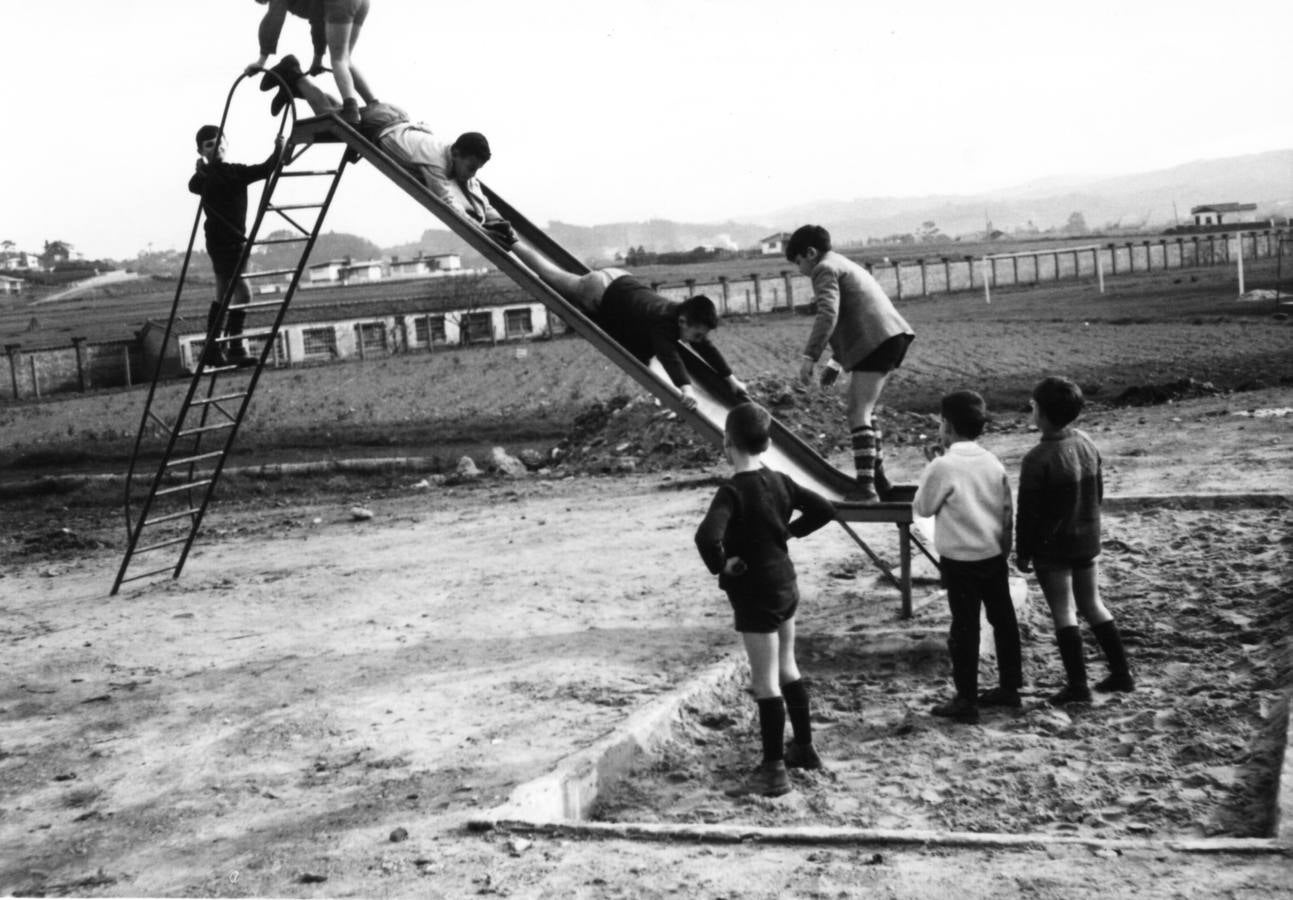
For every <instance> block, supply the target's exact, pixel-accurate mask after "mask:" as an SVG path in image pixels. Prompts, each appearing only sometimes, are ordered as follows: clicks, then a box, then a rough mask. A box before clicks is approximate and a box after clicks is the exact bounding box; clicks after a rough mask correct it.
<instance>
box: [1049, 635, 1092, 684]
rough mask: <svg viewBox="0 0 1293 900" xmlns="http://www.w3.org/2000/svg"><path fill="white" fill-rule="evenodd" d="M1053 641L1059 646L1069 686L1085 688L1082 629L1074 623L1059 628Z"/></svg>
mask: <svg viewBox="0 0 1293 900" xmlns="http://www.w3.org/2000/svg"><path fill="white" fill-rule="evenodd" d="M1055 643H1057V644H1059V646H1060V660H1061V661H1062V662H1063V663H1064V674H1065V676H1066V677H1067V678H1068V682H1069V687H1071V688H1073V689H1074V690H1085V689H1086V686H1087V684H1086V660H1084V659H1083V658H1082V631H1081V629H1079V628H1078V627H1077V626H1076V625H1069V626H1068V627H1066V628H1060V629H1058V630H1057V631H1056V632H1055Z"/></svg>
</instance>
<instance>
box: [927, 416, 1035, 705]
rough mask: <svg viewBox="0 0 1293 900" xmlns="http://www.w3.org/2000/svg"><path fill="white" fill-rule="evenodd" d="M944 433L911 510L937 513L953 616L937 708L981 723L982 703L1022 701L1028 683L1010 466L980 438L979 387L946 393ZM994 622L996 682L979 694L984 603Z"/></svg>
mask: <svg viewBox="0 0 1293 900" xmlns="http://www.w3.org/2000/svg"><path fill="white" fill-rule="evenodd" d="M942 414H943V420H942V423H941V425H940V426H939V438H940V439H941V442H942V445H943V446H944V447H945V448H946V452H945V453H944V454H943V455H942V456H939V457H936V458H934V459H933V460H932V461H931V462H930V464H929V465H928V466H926V467H925V471H924V472H922V473H921V476H920V483H919V485H918V486H917V488H916V496H915V498H914V499H913V500H912V507H911V508H912V511H913V512H914V513H916V515H918V516H932V517H933V518H934V546H935V548H936V549H937V550H938V556H939V569H940V570H941V572H942V576H943V587H945V588H946V589H947V605H948V607H949V609H950V610H951V613H952V628H951V633H950V634H949V635H948V638H947V649H948V651H949V653H950V654H951V657H952V683H953V684H954V685H955V687H956V696H954V697H953V698H952V699H951V700H950V701H949V702H947V703H943V704H940V705H938V706H935V707H934V709H933V710H932V712H933V714H934V715H936V716H943V717H945V718H949V719H955V720H957V721H959V722H977V721H979V706H980V705H982V706H1012V707H1017V706H1019V705H1020V700H1019V687H1020V685H1021V684H1022V683H1023V676H1022V668H1023V666H1022V662H1021V658H1020V657H1021V653H1020V647H1019V623H1018V621H1016V619H1015V607H1014V604H1013V603H1012V602H1011V599H1010V570H1009V566H1008V564H1007V562H1006V558H1007V556H1008V555H1009V553H1010V530H1011V524H1012V523H1011V520H1012V514H1011V504H1010V481H1009V479H1008V478H1007V477H1006V470H1005V467H1003V466H1002V465H1001V461H1000V460H998V459H997V458H996V457H995V456H993V455H992V453H990V452H989V451H987V450H985V449H984V448H982V447H980V446H979V445H978V444H977V443H975V439H976V438H977V437H978V436H979V435H980V434H982V433H983V426H984V425H985V424H987V421H988V411H987V406H986V405H985V404H984V402H983V398H982V397H981V396H979V395H978V394H977V393H975V392H974V391H955V392H953V393H951V394H948V395H947V396H946V397H944V398H943V402H942ZM980 604H982V606H983V608H984V611H985V613H986V614H987V617H988V622H989V624H991V625H992V635H993V638H994V639H995V643H996V646H997V672H998V678H999V681H998V684H999V686H998V687H996V688H994V689H992V690H989V691H985V692H984V693H983V694H979V693H978V688H979V606H980Z"/></svg>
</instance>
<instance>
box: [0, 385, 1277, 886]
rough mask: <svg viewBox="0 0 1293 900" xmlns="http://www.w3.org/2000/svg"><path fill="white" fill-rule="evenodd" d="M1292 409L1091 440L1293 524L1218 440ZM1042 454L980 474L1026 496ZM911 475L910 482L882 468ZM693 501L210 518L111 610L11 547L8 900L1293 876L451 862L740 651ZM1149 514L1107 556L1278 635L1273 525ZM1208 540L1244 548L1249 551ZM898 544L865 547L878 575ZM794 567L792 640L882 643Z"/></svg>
mask: <svg viewBox="0 0 1293 900" xmlns="http://www.w3.org/2000/svg"><path fill="white" fill-rule="evenodd" d="M1290 405H1293V395H1291V394H1290V392H1289V390H1288V389H1287V388H1285V389H1271V390H1267V391H1261V392H1253V393H1249V394H1245V395H1242V397H1240V396H1239V395H1236V396H1235V397H1231V398H1209V399H1202V400H1197V401H1189V402H1186V403H1182V404H1178V405H1174V406H1166V407H1154V408H1149V409H1128V410H1121V411H1116V412H1107V413H1102V414H1100V415H1099V416H1097V417H1095V418H1093V420H1092V421H1091V422H1088V423H1087V426H1088V428H1089V429H1090V430H1091V431H1092V432H1093V434H1094V436H1095V437H1096V439H1097V440H1098V441H1099V442H1100V444H1101V447H1102V449H1103V450H1104V452H1105V456H1106V459H1107V461H1108V465H1109V481H1110V485H1109V487H1110V493H1112V494H1142V493H1150V492H1180V491H1200V490H1202V491H1249V490H1257V491H1287V486H1288V478H1289V472H1290V466H1289V463H1288V459H1289V446H1288V436H1289V423H1290V421H1291V420H1290V418H1289V417H1288V416H1283V417H1279V416H1251V415H1236V414H1235V413H1236V412H1241V411H1244V410H1252V409H1282V408H1286V407H1288V406H1290ZM1141 420H1144V421H1141ZM1033 439H1034V438H1033V437H1032V436H1030V435H1028V434H1026V433H1022V432H1018V433H1005V434H999V435H994V436H993V440H992V441H991V442H990V444H991V446H992V447H993V449H994V450H996V451H997V452H998V453H999V454H1000V455H1001V456H1002V457H1003V459H1005V460H1006V462H1007V465H1008V467H1011V468H1015V467H1017V462H1018V457H1019V456H1020V455H1021V454H1022V452H1023V451H1024V450H1025V449H1026V448H1027V447H1028V446H1029V445H1031V443H1032V441H1033ZM918 467H919V462H918V459H917V458H916V457H915V455H914V450H913V451H912V452H911V455H910V456H909V457H900V458H898V459H897V460H896V461H895V468H897V469H898V471H900V472H902V471H906V472H908V473H909V474H912V475H914V474H915V472H916V471H917V470H918ZM414 480H416V479H410V484H411V483H412V482H413V481H414ZM711 491H712V488H710V487H708V486H697V485H694V484H691V485H689V484H687V483H686V482H685V479H684V478H683V477H681V476H678V475H660V474H653V475H639V476H633V477H628V478H620V479H603V478H582V477H581V478H568V479H564V480H558V481H545V480H542V479H534V480H529V481H525V482H519V483H510V484H505V483H498V482H495V483H492V484H489V485H485V486H477V487H464V488H450V489H435V490H431V491H418V490H414V489H412V488H411V487H410V488H409V490H408V492H407V495H405V496H403V497H385V498H380V499H377V500H373V501H372V502H370V503H369V505H370V507H371V508H373V510H374V512H375V514H376V515H375V517H374V518H373V519H372V520H370V521H367V522H356V521H352V520H351V517H350V515H349V513H348V509H349V505H350V502H351V501H352V500H353V499H362V498H353V497H347V498H344V500H343V499H340V498H339V499H338V500H337V501H336V502H330V503H326V504H322V505H315V506H301V505H291V504H286V501H279V502H283V503H284V504H285V505H281V506H279V505H269V506H266V507H259V508H258V507H253V506H251V505H245V506H237V507H220V508H217V509H216V510H215V511H214V512H213V513H212V514H210V515H209V517H208V523H209V527H208V528H207V530H206V534H205V537H204V539H203V541H202V542H201V543H200V544H199V549H198V550H197V551H196V552H195V555H194V556H193V557H192V559H191V560H190V563H189V565H188V567H187V569H186V571H185V573H184V576H183V578H182V579H181V580H180V581H178V582H162V583H159V584H155V585H151V586H146V587H143V588H140V589H137V590H134V591H128V592H124V593H123V594H122V595H120V596H118V597H115V598H109V597H108V596H107V590H108V587H109V585H110V583H111V578H112V575H113V573H114V571H115V567H116V565H117V563H118V561H119V556H118V551H117V550H116V549H115V548H100V549H94V548H93V547H92V546H86V545H88V544H91V543H92V541H88V540H87V541H85V542H84V543H83V544H82V545H81V546H85V547H86V548H85V549H81V550H75V551H70V550H69V549H68V547H67V545H66V543H63V544H60V543H59V541H58V540H57V539H55V538H50V539H49V540H47V541H44V542H42V541H40V540H36V541H32V542H24V543H22V544H19V545H17V546H18V548H19V549H18V550H17V551H15V552H6V553H5V555H4V556H3V558H2V560H0V596H3V597H4V598H5V599H4V602H3V604H2V605H0V640H2V641H3V642H4V645H5V652H4V654H3V657H0V810H2V811H0V847H4V848H5V850H4V852H3V854H0V893H13V894H27V895H35V894H45V895H50V896H54V895H69V894H73V895H93V896H159V895H168V896H173V895H184V896H346V895H358V896H409V895H418V896H433V897H436V896H444V897H458V896H469V895H477V894H481V895H490V894H498V895H504V896H512V897H538V896H551V897H603V896H606V897H611V896H618V897H656V896H660V897H662V896H690V897H723V896H730V897H735V896H742V897H747V896H748V897H774V896H803V897H840V896H844V897H852V896H872V895H876V894H879V893H881V892H883V894H884V895H885V896H900V897H922V898H923V897H930V896H957V895H960V896H964V895H988V894H991V895H994V896H1007V897H1016V896H1018V897H1039V896H1043V897H1051V896H1075V895H1090V894H1095V893H1103V894H1106V895H1111V896H1119V895H1126V894H1128V893H1131V892H1135V893H1136V894H1137V895H1140V896H1164V897H1167V896H1199V897H1203V896H1209V897H1211V896H1242V897H1276V896H1288V888H1287V886H1288V884H1289V883H1290V867H1289V864H1288V860H1287V859H1286V858H1279V857H1271V856H1262V857H1246V856H1242V855H1208V856H1200V855H1182V854H1175V853H1172V852H1169V851H1160V850H1147V851H1143V852H1142V851H1137V852H1128V853H1125V854H1122V855H1119V856H1110V855H1108V854H1105V855H1100V854H1097V853H1095V852H1092V851H1089V850H1086V849H1058V850H1057V849H1052V850H1049V851H1048V850H1041V849H1033V850H1023V851H1015V852H1001V851H949V850H940V849H933V848H931V849H921V848H903V849H894V848H889V847H885V848H856V849H851V848H850V849H846V848H810V847H776V846H746V845H735V846H696V845H677V844H647V843H634V842H627V841H579V840H570V839H559V838H541V839H519V838H517V837H515V836H509V835H506V834H500V833H491V834H485V835H477V834H471V833H468V832H467V831H466V830H465V829H464V827H463V825H464V823H465V822H466V820H467V819H469V818H470V817H472V816H473V815H474V814H478V813H479V812H480V811H481V810H482V809H483V808H486V807H489V806H492V805H494V804H495V803H498V802H500V801H501V800H502V799H504V798H505V797H506V795H507V793H508V792H509V790H510V789H511V788H512V787H513V786H515V785H516V784H518V783H519V782H522V781H524V780H527V779H530V778H532V777H535V776H538V775H540V774H542V773H544V772H546V771H548V770H550V769H551V768H552V767H553V765H554V764H555V763H556V762H557V761H558V760H559V759H561V758H562V757H564V756H565V755H567V754H569V753H571V752H574V751H575V750H578V749H579V748H581V747H586V746H588V745H589V744H591V743H593V742H594V741H596V740H597V739H598V738H600V737H602V736H603V735H605V734H606V732H607V731H609V730H611V729H613V728H614V727H615V726H616V724H617V723H619V722H621V721H622V720H623V719H624V718H625V717H626V716H627V715H629V714H630V713H631V712H632V711H633V710H634V709H635V708H638V707H639V706H641V705H642V704H643V703H644V702H646V701H647V700H649V699H650V698H652V697H654V696H657V695H659V694H661V693H663V692H665V691H668V690H670V689H671V688H673V687H675V686H677V685H679V684H680V683H682V682H683V681H685V680H686V679H687V678H688V677H689V676H690V675H691V674H693V673H695V672H696V671H697V670H699V669H700V668H702V667H704V666H705V665H708V664H710V663H712V662H714V661H716V660H718V659H720V658H723V657H724V656H726V655H727V654H729V653H731V652H733V651H734V650H735V649H736V642H735V640H734V636H733V634H732V633H731V631H730V630H729V627H730V626H729V622H728V613H727V610H726V607H725V603H724V601H723V600H722V598H721V595H719V594H718V593H717V591H716V590H715V588H714V587H713V585H712V583H711V582H710V581H709V580H708V579H707V578H706V577H705V576H704V572H703V569H702V568H701V566H700V564H699V561H698V559H697V558H696V555H695V551H694V549H693V547H692V545H691V533H692V529H693V528H694V526H695V523H696V522H697V521H698V519H699V517H700V515H701V514H702V512H703V509H704V507H705V505H706V504H707V502H708V499H709V496H710V493H711ZM1136 515H1137V516H1140V517H1141V518H1135V517H1127V518H1123V519H1119V524H1118V526H1117V527H1118V528H1122V529H1123V531H1121V532H1119V533H1118V535H1117V537H1118V538H1119V539H1121V540H1123V541H1125V542H1127V543H1128V545H1129V546H1131V545H1132V543H1133V542H1138V543H1137V549H1138V552H1142V553H1144V554H1145V555H1150V554H1164V555H1167V554H1170V555H1171V556H1172V557H1173V558H1174V559H1175V560H1176V565H1175V567H1173V568H1154V569H1152V570H1149V569H1147V570H1146V574H1147V575H1151V576H1153V577H1161V578H1163V579H1167V581H1164V583H1163V584H1161V585H1159V586H1158V587H1157V588H1156V590H1161V591H1163V592H1168V591H1170V590H1171V589H1172V586H1173V585H1176V584H1185V585H1187V586H1189V597H1188V602H1189V604H1190V605H1191V606H1193V607H1195V608H1197V609H1201V608H1203V607H1206V606H1208V604H1209V603H1210V602H1211V601H1212V600H1213V599H1214V597H1215V595H1216V594H1217V593H1218V592H1222V593H1227V592H1229V591H1230V590H1231V589H1232V588H1234V587H1236V586H1237V587H1238V588H1239V589H1241V590H1244V591H1251V592H1253V593H1262V592H1263V591H1269V590H1276V591H1280V592H1282V596H1283V597H1284V598H1285V600H1284V602H1285V603H1287V587H1288V586H1287V582H1286V581H1282V582H1279V583H1276V584H1275V585H1274V586H1273V587H1272V584H1271V582H1270V580H1269V579H1270V577H1271V576H1270V569H1271V567H1272V566H1280V562H1281V560H1282V561H1283V565H1282V566H1280V568H1279V570H1278V571H1283V572H1286V571H1287V569H1288V566H1287V556H1288V546H1289V545H1288V538H1287V535H1288V530H1287V515H1286V514H1277V513H1272V512H1270V511H1267V512H1266V513H1264V514H1262V517H1259V518H1260V519H1261V521H1262V522H1263V523H1264V524H1263V525H1262V526H1261V527H1262V528H1264V529H1265V530H1266V531H1267V537H1268V540H1269V545H1268V546H1267V547H1266V549H1265V550H1264V551H1263V552H1264V553H1265V554H1266V555H1265V556H1264V557H1263V560H1262V563H1261V565H1260V566H1253V567H1251V568H1247V567H1246V566H1247V565H1248V563H1247V561H1246V560H1245V559H1244V558H1242V556H1240V554H1242V553H1244V552H1246V551H1245V549H1244V548H1245V544H1244V542H1245V541H1248V540H1250V539H1251V537H1252V535H1251V534H1249V533H1248V532H1247V531H1245V530H1244V529H1246V528H1249V527H1251V523H1247V520H1246V519H1244V518H1243V517H1237V516H1236V515H1235V513H1234V512H1233V511H1217V512H1215V513H1210V512H1206V511H1204V512H1198V513H1191V514H1190V515H1191V516H1195V517H1196V518H1195V519H1192V520H1189V521H1192V522H1194V525H1192V526H1190V527H1189V534H1187V536H1186V537H1187V539H1186V540H1183V541H1178V543H1177V544H1176V545H1175V546H1170V545H1169V546H1168V547H1166V548H1165V547H1163V546H1161V545H1160V544H1159V543H1158V542H1157V541H1156V538H1158V537H1161V536H1162V535H1163V534H1166V533H1168V532H1166V531H1164V532H1158V531H1154V528H1155V527H1156V525H1155V517H1154V516H1153V515H1151V514H1150V513H1137V514H1136ZM1174 518H1176V517H1175V516H1168V515H1165V516H1162V517H1159V518H1158V522H1159V523H1160V524H1162V526H1163V528H1165V529H1174V528H1176V527H1177V525H1179V524H1182V523H1185V522H1186V520H1182V523H1177V524H1171V523H1169V522H1168V521H1167V520H1169V519H1174ZM1236 518H1240V519H1241V521H1240V522H1239V523H1238V524H1236V522H1235V519H1236ZM316 520H317V521H316ZM1246 523H1247V524H1246ZM1208 528H1213V529H1217V530H1218V531H1219V532H1220V531H1226V532H1229V531H1231V530H1232V529H1238V531H1236V533H1235V541H1236V543H1234V544H1224V545H1223V544H1222V543H1221V542H1220V541H1219V540H1218V537H1219V535H1218V534H1209V533H1208V531H1207V529H1208ZM891 532H892V529H885V528H882V527H880V526H876V527H874V528H873V529H870V530H868V531H867V532H865V534H866V536H867V537H868V538H869V539H871V540H874V542H875V545H876V546H877V547H878V548H879V549H880V550H881V552H882V553H883V554H885V555H887V556H888V557H889V558H890V559H892V558H894V556H895V544H896V540H895V539H894V537H893V535H892V533H891ZM1241 532H1242V533H1241ZM1172 533H1175V532H1172ZM1223 546H1224V553H1225V554H1226V556H1225V557H1224V559H1222V560H1221V562H1222V563H1224V568H1225V571H1224V572H1220V571H1219V570H1217V569H1216V568H1215V565H1216V564H1217V562H1218V560H1217V551H1218V549H1219V548H1222V547H1223ZM795 550H796V554H797V560H798V563H799V568H800V571H801V578H802V584H803V587H804V592H805V596H806V597H807V598H809V599H808V601H807V603H806V607H807V609H806V612H808V611H810V614H807V615H806V616H805V625H804V627H805V631H806V632H807V633H810V634H811V632H812V631H813V630H820V631H823V632H825V631H837V630H841V629H844V630H847V629H848V628H849V627H851V626H855V625H858V624H859V623H869V624H885V623H888V624H896V623H897V596H896V592H894V591H893V590H891V589H888V588H883V587H876V588H875V589H867V585H870V584H871V581H870V580H869V579H865V578H848V579H845V578H840V577H838V576H839V575H840V574H841V573H842V572H853V571H858V570H859V569H860V566H859V561H858V555H857V552H856V550H855V549H854V548H853V547H852V545H851V544H850V543H849V542H848V540H847V538H846V536H845V535H844V534H843V533H842V532H841V531H839V530H834V529H832V530H830V531H829V532H827V533H824V534H822V535H821V536H819V537H814V538H813V539H812V540H809V541H805V542H803V543H802V544H800V545H798V546H796V548H795ZM1231 554H1235V556H1232V555H1231ZM1222 576H1224V577H1222ZM1217 579H1220V580H1217ZM1169 581H1170V583H1169ZM1136 590H1140V588H1137V589H1136ZM1263 596H1266V594H1263ZM927 609H929V610H931V612H930V613H929V614H930V615H931V616H932V615H933V612H932V610H933V606H931V607H927ZM1236 612H1237V613H1238V614H1243V613H1242V612H1241V611H1238V610H1236ZM1285 622H1286V623H1287V620H1285ZM809 623H811V624H809ZM1149 626H1152V623H1144V625H1143V626H1141V625H1140V624H1139V623H1138V627H1149ZM1236 627H1241V626H1236ZM1263 627H1264V626H1263ZM1282 646H1283V649H1284V653H1285V654H1287V649H1288V648H1287V643H1285V644H1283V645H1282ZM1035 649H1038V650H1039V659H1040V660H1050V657H1049V655H1048V653H1047V650H1046V648H1045V647H1044V646H1040V647H1038V648H1035ZM1169 657H1170V654H1168V655H1165V656H1164V657H1162V658H1161V659H1156V660H1155V665H1162V666H1163V667H1164V668H1170V666H1171V664H1172V661H1171V660H1170V658H1169ZM1050 662H1051V663H1053V660H1050ZM1271 666H1272V675H1271V677H1273V678H1275V679H1276V681H1277V682H1278V683H1277V684H1275V685H1274V687H1262V688H1260V690H1261V691H1264V692H1270V691H1272V690H1287V687H1288V659H1287V655H1285V657H1284V658H1283V661H1282V662H1279V661H1278V660H1277V661H1276V662H1274V663H1271ZM1233 674H1235V675H1243V674H1245V673H1242V672H1235V673H1233ZM1280 679H1282V680H1280ZM1255 690H1256V689H1255ZM924 699H925V698H924V697H923V696H922V697H916V698H913V703H921V702H923V701H924ZM1137 702H1141V701H1140V700H1137ZM1146 702H1148V701H1146ZM1241 712H1242V716H1240V718H1244V719H1245V720H1246V721H1247V720H1251V719H1253V717H1255V716H1259V713H1258V712H1257V711H1254V710H1251V709H1249V710H1242V711H1241ZM1146 727H1147V726H1146ZM1128 729H1129V731H1128V733H1131V734H1135V733H1136V732H1135V731H1134V726H1132V725H1130V724H1129V725H1128ZM1142 730H1143V729H1142ZM1180 734H1181V730H1180V729H1167V730H1165V731H1164V732H1163V734H1162V735H1157V734H1156V737H1155V739H1156V740H1157V739H1161V740H1164V741H1169V742H1170V741H1172V740H1175V739H1176V738H1175V736H1178V735H1180ZM1169 749H1170V748H1169ZM956 752H957V751H956V748H955V747H954V746H952V747H949V748H948V753H949V754H954V753H956ZM962 752H964V749H963V750H962ZM909 775H910V777H912V778H916V777H918V776H919V773H915V772H913V773H909ZM792 796H793V795H792ZM792 802H793V801H792ZM899 808H900V807H899ZM734 809H735V807H734ZM400 829H402V830H403V831H400Z"/></svg>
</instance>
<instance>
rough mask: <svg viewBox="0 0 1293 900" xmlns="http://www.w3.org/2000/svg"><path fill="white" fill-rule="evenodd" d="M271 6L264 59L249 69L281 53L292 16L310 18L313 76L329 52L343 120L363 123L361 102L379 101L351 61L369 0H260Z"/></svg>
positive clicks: (262, 31) (264, 26)
mask: <svg viewBox="0 0 1293 900" xmlns="http://www.w3.org/2000/svg"><path fill="white" fill-rule="evenodd" d="M256 2H257V3H260V4H262V5H267V6H268V7H269V8H268V9H266V10H265V16H264V18H262V19H261V21H260V28H259V30H258V32H257V34H258V36H259V39H260V56H259V57H258V58H257V60H256V61H255V62H254V63H251V64H250V65H249V66H247V68H246V70H245V71H246V74H248V75H251V74H253V73H255V72H258V71H260V70H261V69H263V68H264V67H265V62H266V61H267V60H268V59H269V58H270V57H271V56H273V55H274V54H275V53H277V52H278V36H279V35H280V34H281V33H282V31H283V22H284V20H285V19H286V18H287V14H288V13H292V14H293V15H296V16H300V17H301V18H303V19H308V20H309V22H310V39H311V41H312V43H313V44H314V60H313V61H312V62H311V64H310V68H309V70H308V71H309V74H311V75H318V74H319V73H320V72H322V71H323V52H324V50H327V51H328V55H329V57H330V59H331V61H332V77H333V78H334V79H336V82H337V91H338V92H339V93H340V94H341V104H342V105H341V111H340V113H341V117H342V118H343V119H345V120H346V121H347V122H349V123H350V124H351V125H358V124H359V99H358V98H363V101H364V103H373V102H375V100H374V98H373V92H372V91H371V90H370V89H369V87H368V82H366V81H365V80H364V76H363V75H361V74H360V73H359V70H358V69H356V68H355V67H354V66H353V65H352V64H351V62H350V51H351V50H352V49H354V46H355V42H356V41H358V40H359V31H360V29H361V28H362V27H363V24H364V20H365V19H367V18H368V0H256Z"/></svg>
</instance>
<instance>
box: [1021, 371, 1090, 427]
mask: <svg viewBox="0 0 1293 900" xmlns="http://www.w3.org/2000/svg"><path fill="white" fill-rule="evenodd" d="M1085 405H1086V400H1085V399H1084V398H1083V397H1082V389H1081V388H1080V387H1078V386H1077V384H1075V383H1074V382H1072V381H1070V380H1069V379H1067V378H1062V377H1060V376H1059V375H1051V376H1049V377H1047V378H1043V379H1042V380H1041V381H1039V382H1038V383H1037V387H1035V388H1033V409H1034V410H1036V411H1037V413H1038V414H1039V415H1041V416H1044V417H1045V418H1046V422H1047V424H1049V425H1050V426H1051V427H1053V428H1063V427H1064V426H1065V425H1067V424H1069V423H1070V422H1072V421H1073V420H1074V419H1076V418H1077V417H1078V415H1080V414H1081V412H1082V407H1083V406H1085Z"/></svg>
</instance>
